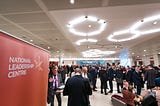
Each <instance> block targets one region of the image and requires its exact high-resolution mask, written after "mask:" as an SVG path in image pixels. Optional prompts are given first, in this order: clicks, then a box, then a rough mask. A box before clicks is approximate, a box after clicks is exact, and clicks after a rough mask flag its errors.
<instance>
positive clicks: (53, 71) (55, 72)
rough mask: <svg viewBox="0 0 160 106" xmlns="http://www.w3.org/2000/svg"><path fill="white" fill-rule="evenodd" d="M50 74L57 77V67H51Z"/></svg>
mask: <svg viewBox="0 0 160 106" xmlns="http://www.w3.org/2000/svg"><path fill="white" fill-rule="evenodd" d="M52 73H53V75H57V73H58V67H57V66H54V67H53V69H52Z"/></svg>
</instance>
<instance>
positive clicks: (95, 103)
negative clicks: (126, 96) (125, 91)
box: [47, 79, 117, 106]
mask: <svg viewBox="0 0 160 106" xmlns="http://www.w3.org/2000/svg"><path fill="white" fill-rule="evenodd" d="M113 85H114V91H113V93H112V94H111V93H109V94H108V95H104V94H101V92H100V81H99V79H98V80H97V91H96V92H93V94H92V95H91V96H90V103H91V106H112V103H111V95H113V94H115V93H116V94H117V89H116V84H115V82H114V84H113ZM108 86H109V85H108ZM67 98H68V97H67V96H62V106H67ZM47 106H50V104H47ZM55 106H58V103H57V100H56V98H55Z"/></svg>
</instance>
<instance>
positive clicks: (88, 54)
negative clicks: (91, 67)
mask: <svg viewBox="0 0 160 106" xmlns="http://www.w3.org/2000/svg"><path fill="white" fill-rule="evenodd" d="M114 53H115V51H101V50H98V49H90V50H87V51H84V52H82V54H83V56H84V57H101V56H107V55H110V54H114Z"/></svg>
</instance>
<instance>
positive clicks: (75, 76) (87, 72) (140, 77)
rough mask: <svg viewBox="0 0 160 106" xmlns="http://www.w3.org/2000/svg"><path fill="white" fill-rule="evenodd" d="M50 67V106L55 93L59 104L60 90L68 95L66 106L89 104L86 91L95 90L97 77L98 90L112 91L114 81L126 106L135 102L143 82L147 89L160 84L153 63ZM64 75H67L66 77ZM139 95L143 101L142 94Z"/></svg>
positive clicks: (130, 105)
mask: <svg viewBox="0 0 160 106" xmlns="http://www.w3.org/2000/svg"><path fill="white" fill-rule="evenodd" d="M49 69H50V72H49V76H48V97H47V102H48V103H51V106H54V97H55V96H56V98H57V101H58V106H62V105H61V104H62V100H61V93H63V95H64V96H68V106H90V101H89V95H92V91H93V92H96V91H97V84H96V83H97V79H98V78H99V79H100V90H101V94H105V95H107V94H108V93H111V94H112V93H113V82H114V81H115V82H116V88H117V93H120V94H122V96H123V97H124V98H125V100H126V101H125V102H126V104H127V105H128V106H135V98H138V97H139V98H140V97H141V90H142V88H144V87H145V86H144V85H145V84H146V88H144V89H146V90H147V91H149V90H150V91H152V89H154V88H155V87H159V86H160V67H158V66H157V67H156V66H152V65H148V66H132V67H129V66H127V67H122V66H121V65H120V64H115V63H112V64H109V63H107V65H106V66H99V65H92V66H91V65H90V66H89V65H87V66H80V65H72V66H68V65H66V66H59V67H58V66H56V65H53V64H51V65H50V67H49ZM66 77H69V78H68V79H67V81H66ZM61 85H65V87H64V89H63V91H62V90H59V87H60V86H61ZM61 91H62V92H61ZM140 99H141V101H142V98H140ZM127 100H128V101H127ZM148 106H149V105H148Z"/></svg>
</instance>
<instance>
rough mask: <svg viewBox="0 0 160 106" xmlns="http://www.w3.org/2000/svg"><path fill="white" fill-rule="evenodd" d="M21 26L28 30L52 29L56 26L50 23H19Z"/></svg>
mask: <svg viewBox="0 0 160 106" xmlns="http://www.w3.org/2000/svg"><path fill="white" fill-rule="evenodd" d="M19 25H20V26H22V27H23V28H25V29H27V30H30V31H36V30H44V31H45V30H53V29H57V28H56V26H55V25H54V24H52V23H29V24H19Z"/></svg>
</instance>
